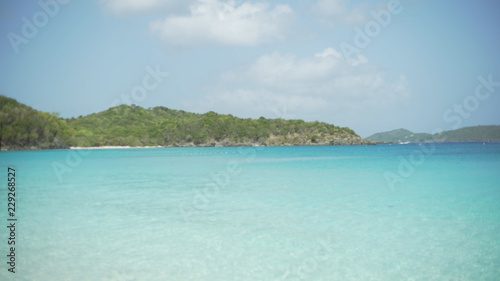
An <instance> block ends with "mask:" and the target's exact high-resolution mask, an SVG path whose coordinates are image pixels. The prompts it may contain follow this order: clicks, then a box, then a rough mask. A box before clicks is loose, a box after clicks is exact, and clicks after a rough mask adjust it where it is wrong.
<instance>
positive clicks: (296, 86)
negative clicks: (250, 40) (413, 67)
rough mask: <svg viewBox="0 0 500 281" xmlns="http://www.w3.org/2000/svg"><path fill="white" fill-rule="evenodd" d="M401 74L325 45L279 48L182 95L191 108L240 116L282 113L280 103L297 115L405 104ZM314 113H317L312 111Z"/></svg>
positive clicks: (404, 78)
mask: <svg viewBox="0 0 500 281" xmlns="http://www.w3.org/2000/svg"><path fill="white" fill-rule="evenodd" d="M409 96H410V94H409V90H408V85H407V81H406V77H405V76H404V75H399V76H396V77H389V76H388V75H387V74H385V73H384V72H383V71H381V70H380V69H379V68H378V67H376V66H374V65H372V64H370V63H369V62H368V60H367V59H366V58H365V57H363V56H359V57H358V59H357V60H356V63H355V64H352V62H347V61H345V60H344V59H343V57H342V55H341V54H340V52H338V51H337V50H335V49H333V48H328V49H325V50H323V51H322V52H319V53H317V54H314V55H312V56H310V57H305V58H298V57H297V56H295V55H293V54H280V53H278V52H275V53H272V54H267V55H263V56H261V57H260V58H258V59H257V60H256V61H255V62H254V63H252V64H250V65H247V66H245V67H242V68H238V69H233V70H231V71H228V72H226V73H224V74H223V75H221V77H220V80H219V82H218V84H217V85H216V86H215V87H213V90H211V93H209V94H208V95H207V96H206V97H205V98H204V99H203V100H201V101H189V100H186V101H185V103H184V104H185V106H187V107H188V108H189V109H190V110H194V111H197V112H204V111H209V110H214V111H217V112H223V113H233V114H235V113H238V114H240V115H241V116H249V117H258V116H261V115H262V116H267V117H282V116H280V114H278V115H277V114H276V112H281V111H282V109H286V110H288V111H289V113H290V115H293V116H295V115H298V116H301V117H300V118H306V116H310V117H311V118H319V117H317V116H319V115H321V114H323V118H322V119H323V120H325V119H326V118H325V114H329V116H332V112H342V111H345V112H347V111H351V112H364V111H367V110H372V109H373V108H378V109H381V108H387V107H388V106H391V105H394V104H396V103H402V104H404V103H405V102H406V101H407V100H408V98H409ZM298 113H300V114H298ZM314 116H316V117H314Z"/></svg>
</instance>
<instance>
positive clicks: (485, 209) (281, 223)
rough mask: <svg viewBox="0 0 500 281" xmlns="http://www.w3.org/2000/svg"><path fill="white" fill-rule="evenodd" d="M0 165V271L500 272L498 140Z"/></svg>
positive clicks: (71, 155)
mask: <svg viewBox="0 0 500 281" xmlns="http://www.w3.org/2000/svg"><path fill="white" fill-rule="evenodd" d="M0 166H1V172H0V183H1V187H2V188H1V192H0V196H1V197H0V203H1V206H2V207H1V208H0V221H1V224H0V226H2V227H1V230H0V235H1V237H0V251H1V257H0V280H43V281H45V280H64V281H67V280H92V281H94V280H117V281H128V280H341V281H345V280H363V281H366V280H383V281H390V280H398V281H399V280H422V281H424V280H425V281H428V280H439V281H442V280H500V144H491V143H486V144H483V143H475V144H446V143H445V144H442V145H437V144H436V145H434V144H432V145H431V144H422V145H419V144H409V145H377V146H335V147H333V146H329V147H327V146H317V147H246V148H149V149H114V150H112V149H109V150H81V151H77V150H52V151H23V152H1V153H0ZM7 167H13V168H15V170H16V183H17V189H16V194H15V195H16V214H15V217H16V218H17V222H16V233H15V239H16V240H15V241H16V246H15V250H16V252H15V255H16V264H15V271H16V273H14V274H13V273H11V272H8V271H7V269H8V268H9V265H8V264H7V261H8V260H7V259H8V257H7V254H8V253H9V251H8V250H9V247H10V246H8V245H7V241H8V237H9V235H10V234H9V230H8V228H7V227H6V226H7V225H8V222H7V218H8V214H7V188H6V186H7Z"/></svg>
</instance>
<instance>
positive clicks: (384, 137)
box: [366, 126, 500, 143]
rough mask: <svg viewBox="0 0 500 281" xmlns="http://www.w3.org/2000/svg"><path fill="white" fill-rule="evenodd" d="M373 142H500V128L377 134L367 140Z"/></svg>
mask: <svg viewBox="0 0 500 281" xmlns="http://www.w3.org/2000/svg"><path fill="white" fill-rule="evenodd" d="M366 140H369V141H373V142H385V143H399V142H500V126H474V127H466V128H462V129H457V130H451V131H444V132H441V133H437V134H434V135H432V134H427V133H413V132H411V131H409V130H406V129H397V130H392V131H389V132H383V133H377V134H374V135H372V136H369V137H367V138H366Z"/></svg>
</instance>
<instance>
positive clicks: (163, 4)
mask: <svg viewBox="0 0 500 281" xmlns="http://www.w3.org/2000/svg"><path fill="white" fill-rule="evenodd" d="M182 2H183V1H182V0H101V4H102V5H103V6H104V7H106V9H108V10H109V11H111V12H112V13H114V14H116V15H125V14H134V13H143V12H150V11H154V10H157V9H165V8H169V7H173V6H174V5H177V4H179V3H182Z"/></svg>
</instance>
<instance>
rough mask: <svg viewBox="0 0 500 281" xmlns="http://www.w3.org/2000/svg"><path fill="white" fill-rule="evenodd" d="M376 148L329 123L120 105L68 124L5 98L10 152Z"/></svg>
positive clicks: (1, 116)
mask: <svg viewBox="0 0 500 281" xmlns="http://www.w3.org/2000/svg"><path fill="white" fill-rule="evenodd" d="M356 144H371V143H370V142H368V141H366V140H364V139H362V138H361V137H359V136H358V135H357V134H356V133H355V132H354V131H353V130H351V129H349V128H341V127H339V126H335V125H332V124H327V123H323V122H305V121H303V120H283V119H266V118H264V117H261V118H259V119H250V118H247V119H242V118H237V117H234V116H232V115H221V114H217V113H215V112H208V113H205V114H196V113H189V112H185V111H182V110H173V109H169V108H166V107H161V106H160V107H155V108H149V109H147V108H142V107H138V106H127V105H120V106H117V107H114V108H110V109H108V110H105V111H102V112H99V113H95V114H91V115H88V116H83V117H82V116H81V117H78V118H70V119H63V118H59V117H58V114H56V113H53V114H49V113H44V112H40V111H37V110H35V109H33V108H31V107H29V106H26V105H24V104H21V103H19V102H17V101H16V100H14V99H11V98H7V97H5V96H0V145H1V148H2V149H3V150H5V149H7V150H8V149H44V148H65V147H69V146H84V147H89V146H253V145H262V146H280V145H356Z"/></svg>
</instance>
